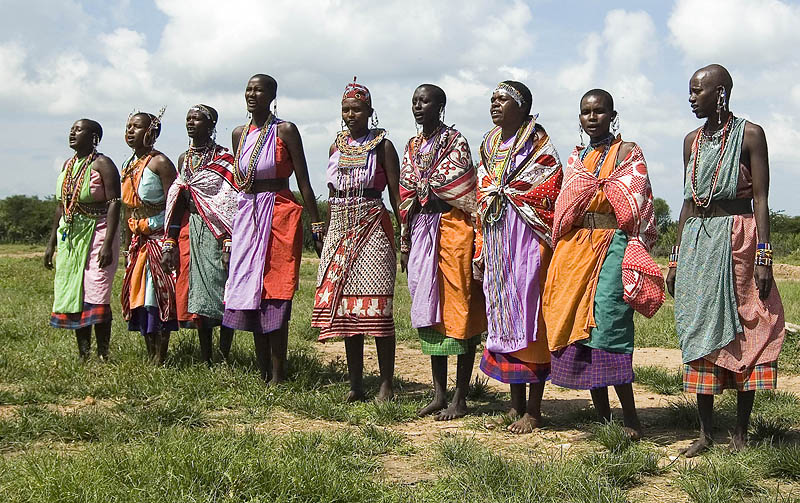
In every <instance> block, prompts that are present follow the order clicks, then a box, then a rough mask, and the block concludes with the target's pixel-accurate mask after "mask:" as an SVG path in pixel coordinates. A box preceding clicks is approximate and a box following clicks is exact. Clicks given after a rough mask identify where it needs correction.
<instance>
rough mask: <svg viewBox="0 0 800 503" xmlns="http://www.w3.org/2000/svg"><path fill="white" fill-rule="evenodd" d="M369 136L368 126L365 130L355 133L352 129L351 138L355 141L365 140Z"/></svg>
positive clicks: (358, 130)
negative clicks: (357, 139) (358, 139)
mask: <svg viewBox="0 0 800 503" xmlns="http://www.w3.org/2000/svg"><path fill="white" fill-rule="evenodd" d="M368 134H369V127H368V126H365V127H364V128H363V129H357V130H355V131H353V130H352V129H350V138H352V139H354V140H355V139H356V138H363V137H365V136H367V135H368Z"/></svg>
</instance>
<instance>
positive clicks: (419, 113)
mask: <svg viewBox="0 0 800 503" xmlns="http://www.w3.org/2000/svg"><path fill="white" fill-rule="evenodd" d="M441 109H442V104H441V103H439V102H438V101H437V100H436V99H435V97H434V94H433V93H432V92H431V91H430V90H429V89H428V88H427V87H424V86H423V87H418V88H417V90H416V91H414V96H412V97H411V113H413V114H414V121H415V122H416V123H417V124H436V123H438V122H439V113H440V111H441Z"/></svg>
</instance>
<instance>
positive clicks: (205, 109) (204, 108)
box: [189, 105, 217, 124]
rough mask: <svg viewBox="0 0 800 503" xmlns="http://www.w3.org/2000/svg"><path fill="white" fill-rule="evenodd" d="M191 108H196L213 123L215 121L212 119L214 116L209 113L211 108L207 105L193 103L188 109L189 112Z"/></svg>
mask: <svg viewBox="0 0 800 503" xmlns="http://www.w3.org/2000/svg"><path fill="white" fill-rule="evenodd" d="M192 110H197V111H198V112H200V113H201V114H203V115H205V116H206V119H208V120H210V121H211V122H213V123H214V124H216V123H217V121H215V120H214V116H213V115H212V114H211V110H209V109H208V107H207V106H205V105H195V106H193V107H192V108H190V109H189V111H190V112H191V111H192Z"/></svg>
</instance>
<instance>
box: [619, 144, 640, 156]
mask: <svg viewBox="0 0 800 503" xmlns="http://www.w3.org/2000/svg"><path fill="white" fill-rule="evenodd" d="M636 146H637V145H636V142H633V141H624V142H622V144H621V145H620V146H619V156H618V158H619V159H625V158H626V157H628V155H629V154H630V153H631V152H633V149H634V148H636Z"/></svg>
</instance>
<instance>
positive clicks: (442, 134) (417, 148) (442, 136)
mask: <svg viewBox="0 0 800 503" xmlns="http://www.w3.org/2000/svg"><path fill="white" fill-rule="evenodd" d="M447 129H448V128H447V126H445V125H444V124H443V123H439V126H437V127H436V129H435V130H434V131H433V133H431V135H430V136H425V135H424V134H423V133H419V134H418V135H417V136H415V137H414V139H413V140H412V144H411V148H412V152H413V154H414V155H413V156H412V157H411V160H412V162H413V163H414V167H415V168H416V169H417V171H419V172H420V173H427V172H428V170H430V168H431V166H432V164H433V161H434V160H435V159H436V157H437V156H438V154H439V152H441V150H442V148H444V145H445V144H446V143H447V139H448V136H449V135H448V134H446V131H447ZM437 135H438V137H437ZM434 138H436V140H435V143H434V144H433V147H432V148H431V149H430V150H429V151H428V152H426V153H424V154H423V153H422V142H423V140H428V141H429V142H430V141H434V140H433V139H434Z"/></svg>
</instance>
